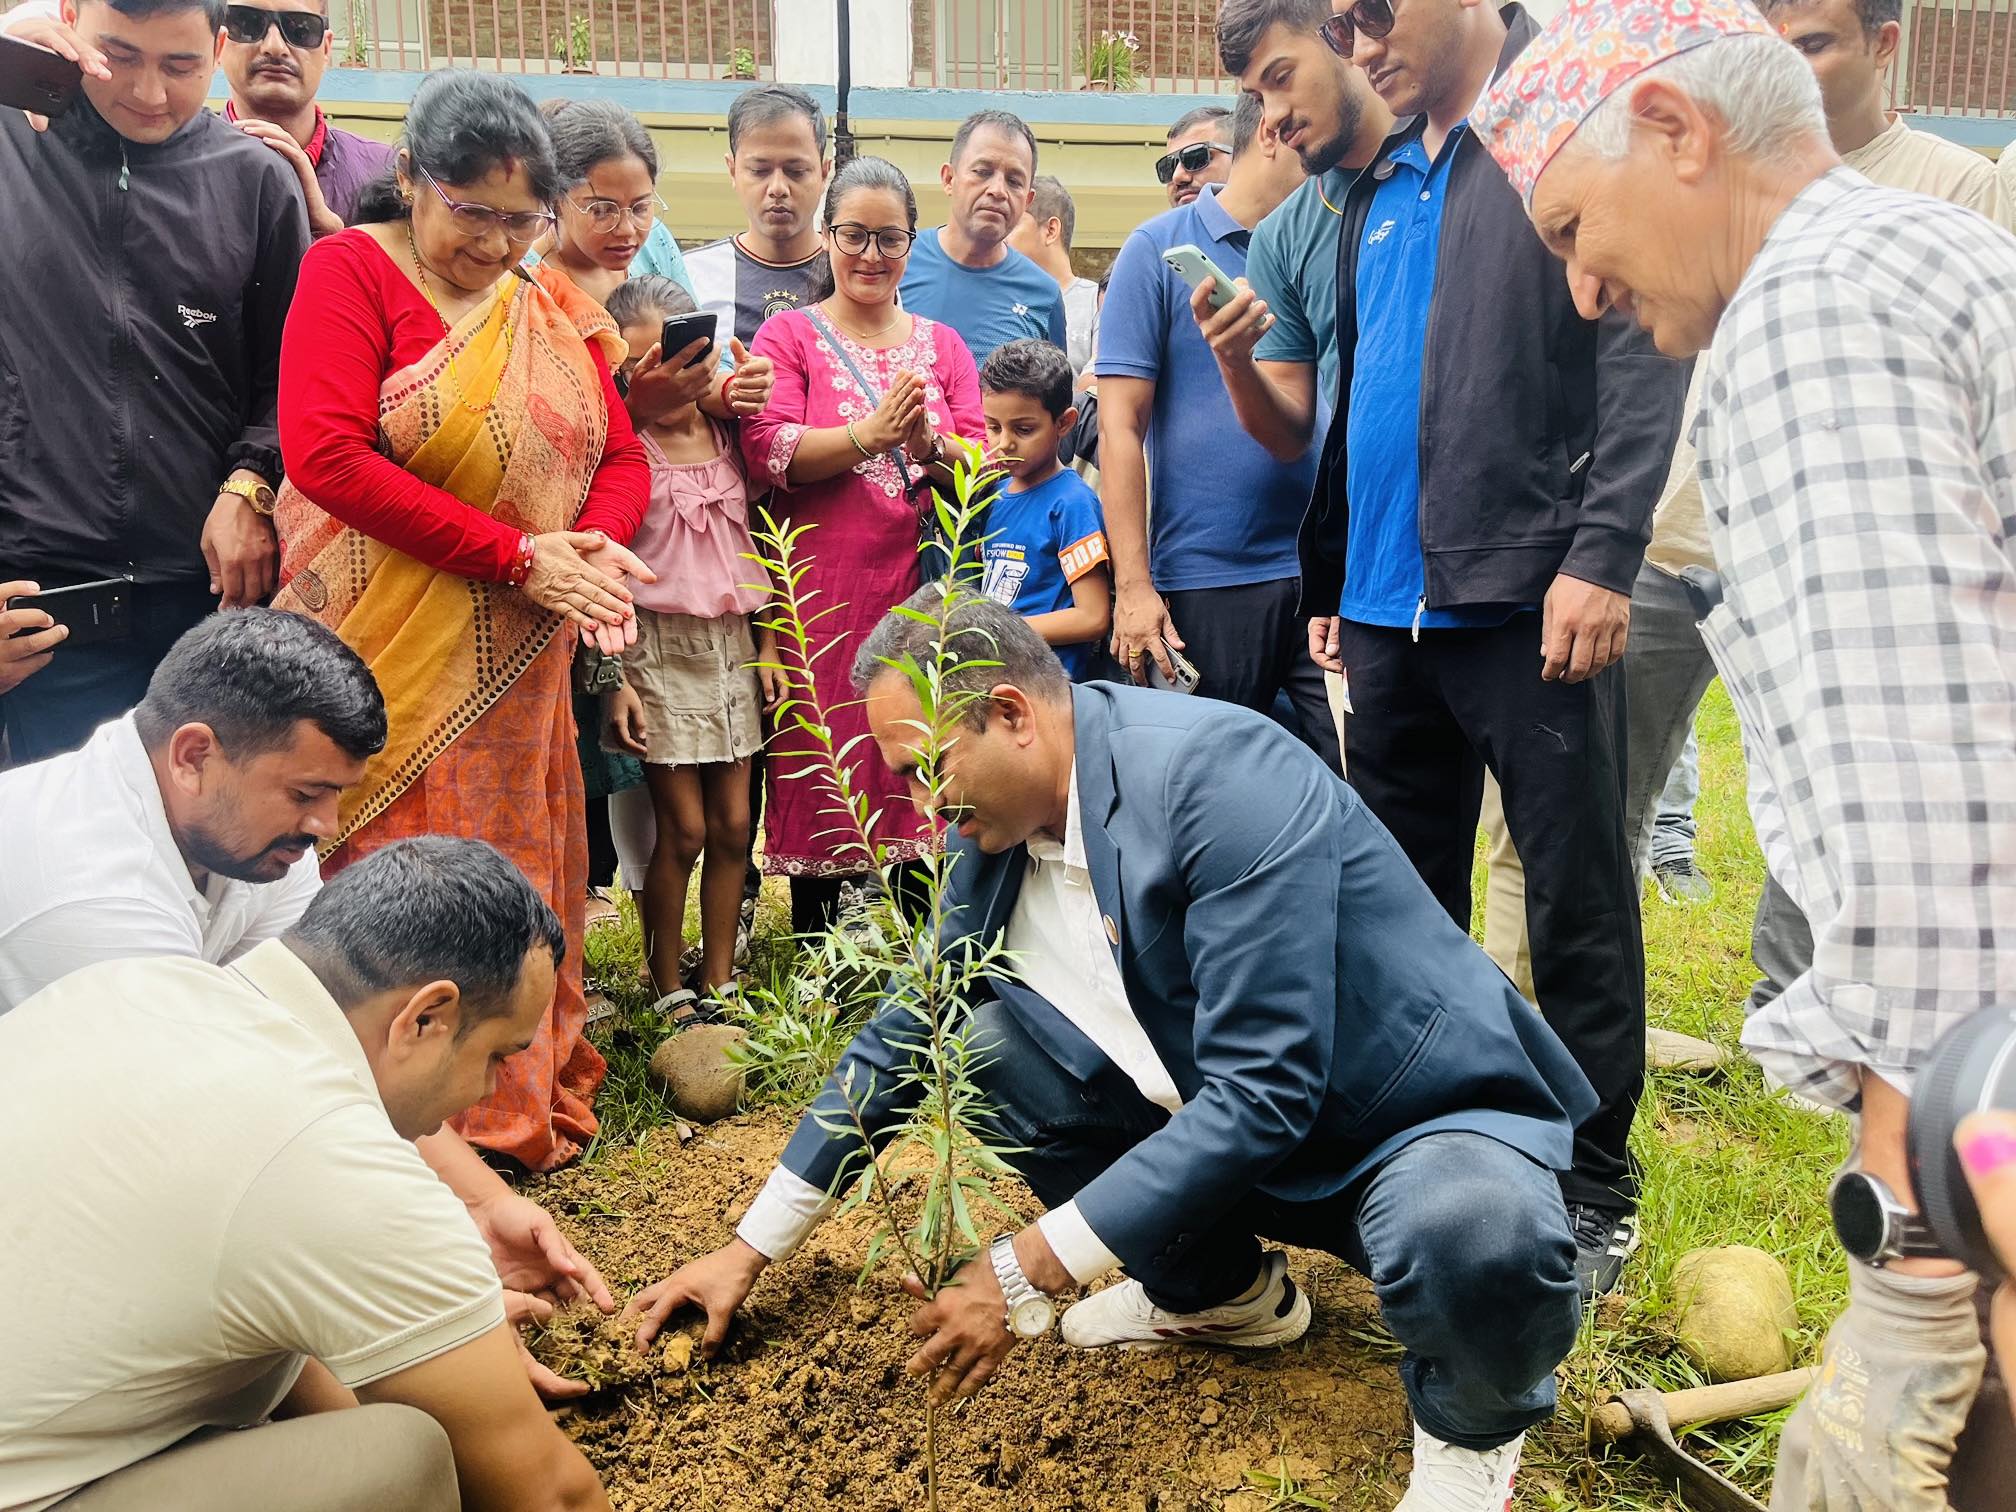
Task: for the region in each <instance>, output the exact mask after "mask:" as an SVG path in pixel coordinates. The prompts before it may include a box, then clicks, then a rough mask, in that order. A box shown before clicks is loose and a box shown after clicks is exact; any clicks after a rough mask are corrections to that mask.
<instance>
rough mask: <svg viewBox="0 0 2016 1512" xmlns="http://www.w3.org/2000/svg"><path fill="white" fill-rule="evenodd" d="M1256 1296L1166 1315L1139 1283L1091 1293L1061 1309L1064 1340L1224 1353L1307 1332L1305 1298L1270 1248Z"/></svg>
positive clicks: (1085, 1345)
mask: <svg viewBox="0 0 2016 1512" xmlns="http://www.w3.org/2000/svg"><path fill="white" fill-rule="evenodd" d="M1259 1284H1260V1294H1259V1295H1258V1296H1257V1297H1254V1298H1253V1299H1252V1300H1251V1301H1248V1302H1227V1303H1226V1304H1225V1305H1224V1306H1223V1307H1207V1308H1205V1309H1204V1311H1202V1312H1194V1313H1172V1312H1164V1311H1163V1310H1162V1309H1161V1308H1159V1307H1157V1306H1156V1305H1155V1304H1154V1303H1153V1302H1150V1301H1149V1300H1148V1293H1147V1291H1146V1290H1144V1289H1143V1287H1142V1285H1141V1283H1140V1282H1139V1281H1122V1282H1120V1283H1119V1284H1118V1285H1116V1286H1109V1287H1107V1288H1106V1289H1105V1290H1104V1291H1102V1292H1094V1293H1093V1294H1092V1295H1091V1296H1089V1297H1087V1298H1086V1299H1085V1300H1084V1301H1082V1302H1077V1303H1073V1304H1072V1305H1071V1306H1070V1307H1068V1308H1066V1309H1065V1311H1064V1342H1065V1343H1066V1344H1070V1345H1073V1346H1075V1347H1076V1348H1079V1349H1099V1348H1101V1347H1103V1346H1105V1345H1109V1344H1117V1345H1119V1346H1120V1347H1121V1348H1122V1349H1160V1348H1161V1347H1162V1346H1163V1345H1165V1344H1209V1345H1212V1346H1214V1347H1217V1348H1223V1349H1273V1348H1275V1347H1276V1346H1278V1345H1282V1344H1292V1343H1294V1342H1295V1340H1297V1339H1299V1338H1301V1337H1302V1335H1303V1334H1305V1333H1307V1332H1308V1331H1309V1298H1308V1295H1307V1294H1306V1293H1305V1292H1304V1291H1303V1290H1302V1288H1301V1287H1299V1286H1297V1285H1296V1284H1295V1281H1294V1278H1293V1277H1291V1276H1290V1275H1289V1274H1288V1257H1287V1256H1286V1255H1284V1254H1282V1253H1281V1251H1279V1250H1269V1251H1268V1252H1267V1253H1266V1254H1265V1255H1264V1256H1262V1257H1261V1261H1260V1283H1259Z"/></svg>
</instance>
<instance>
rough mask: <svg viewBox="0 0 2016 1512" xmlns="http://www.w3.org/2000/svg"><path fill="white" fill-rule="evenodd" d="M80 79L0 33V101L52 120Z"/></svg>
mask: <svg viewBox="0 0 2016 1512" xmlns="http://www.w3.org/2000/svg"><path fill="white" fill-rule="evenodd" d="M83 80H84V75H83V73H82V71H81V70H80V69H79V68H78V67H77V65H76V64H75V63H72V62H71V61H70V60H69V59H68V58H66V57H64V56H63V55H62V54H61V53H53V52H51V51H49V49H48V48H46V47H37V46H36V45H35V44H34V43H32V42H22V41H18V40H16V39H15V38H13V37H7V36H0V105H11V106H12V107H13V108H14V109H16V110H32V111H33V112H34V113H35V114H36V115H43V116H48V117H49V118H50V119H51V120H54V119H55V118H56V117H57V116H60V115H61V114H63V112H64V111H66V110H68V109H69V108H70V107H71V105H72V104H74V103H75V102H76V99H77V90H78V86H79V85H80V84H82V83H83ZM73 637H74V632H73Z"/></svg>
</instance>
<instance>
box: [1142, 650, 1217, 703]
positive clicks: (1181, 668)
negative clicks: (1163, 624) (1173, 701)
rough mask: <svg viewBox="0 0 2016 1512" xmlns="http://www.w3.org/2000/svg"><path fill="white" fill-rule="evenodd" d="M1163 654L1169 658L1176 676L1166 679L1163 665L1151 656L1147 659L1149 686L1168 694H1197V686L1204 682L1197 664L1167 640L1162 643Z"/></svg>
mask: <svg viewBox="0 0 2016 1512" xmlns="http://www.w3.org/2000/svg"><path fill="white" fill-rule="evenodd" d="M1162 652H1163V655H1165V656H1167V657H1168V658H1169V665H1170V666H1171V667H1173V668H1174V669H1175V671H1176V675H1175V676H1174V677H1164V676H1163V675H1162V664H1161V663H1160V662H1158V661H1156V660H1155V658H1154V657H1152V656H1151V657H1149V658H1148V659H1147V660H1148V686H1149V687H1151V688H1160V689H1162V690H1163V691H1164V692H1167V693H1195V692H1196V691H1197V685H1198V684H1199V683H1200V682H1202V681H1203V680H1204V678H1203V676H1202V674H1200V673H1199V672H1198V670H1197V664H1196V663H1195V662H1193V661H1192V660H1190V658H1189V657H1187V656H1185V655H1184V654H1183V653H1182V652H1181V651H1178V650H1177V649H1176V648H1175V647H1174V646H1172V645H1170V644H1169V642H1167V641H1166V640H1165V641H1164V642H1162Z"/></svg>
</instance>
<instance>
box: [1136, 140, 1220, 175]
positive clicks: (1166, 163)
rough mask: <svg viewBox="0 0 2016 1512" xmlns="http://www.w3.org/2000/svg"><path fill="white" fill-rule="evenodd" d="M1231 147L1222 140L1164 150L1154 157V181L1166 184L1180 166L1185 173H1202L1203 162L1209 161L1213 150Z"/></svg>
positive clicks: (1217, 150) (1218, 150) (1193, 143)
mask: <svg viewBox="0 0 2016 1512" xmlns="http://www.w3.org/2000/svg"><path fill="white" fill-rule="evenodd" d="M1231 150H1232V149H1231V148H1230V147H1228V146H1227V145H1226V144H1225V143H1223V142H1192V143H1191V144H1190V145H1189V146H1188V147H1179V148H1177V149H1176V150H1175V151H1174V152H1165V153H1163V154H1162V156H1160V157H1159V158H1157V159H1155V182H1156V183H1158V184H1166V183H1168V182H1169V180H1171V179H1173V178H1174V177H1176V170H1177V168H1178V167H1179V166H1180V167H1181V168H1182V170H1183V171H1184V172H1185V173H1202V172H1203V171H1204V166H1205V164H1207V163H1209V162H1210V161H1211V154H1212V153H1214V152H1230V151H1231Z"/></svg>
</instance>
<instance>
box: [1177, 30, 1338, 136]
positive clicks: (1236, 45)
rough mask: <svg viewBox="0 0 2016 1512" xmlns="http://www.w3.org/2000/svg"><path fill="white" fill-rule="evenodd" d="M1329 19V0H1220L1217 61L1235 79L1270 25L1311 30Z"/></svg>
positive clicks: (1243, 68)
mask: <svg viewBox="0 0 2016 1512" xmlns="http://www.w3.org/2000/svg"><path fill="white" fill-rule="evenodd" d="M1329 19H1330V4H1329V0H1224V3H1223V4H1221V5H1220V6H1219V7H1218V61H1219V63H1220V64H1221V65H1222V66H1223V67H1224V69H1225V72H1227V73H1228V74H1230V75H1231V76H1232V77H1233V78H1235V79H1236V78H1238V77H1239V76H1240V75H1241V74H1243V73H1245V72H1246V70H1247V69H1248V68H1250V67H1252V65H1253V50H1254V49H1255V48H1256V47H1258V46H1259V45H1260V39H1261V38H1262V37H1264V36H1266V35H1267V33H1268V31H1269V30H1270V29H1271V28H1273V27H1275V26H1287V27H1289V28H1291V29H1292V30H1295V31H1298V32H1314V31H1316V30H1318V29H1319V28H1321V26H1322V25H1323V23H1324V22H1325V21H1328V20H1329ZM1172 135H1173V133H1172Z"/></svg>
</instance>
